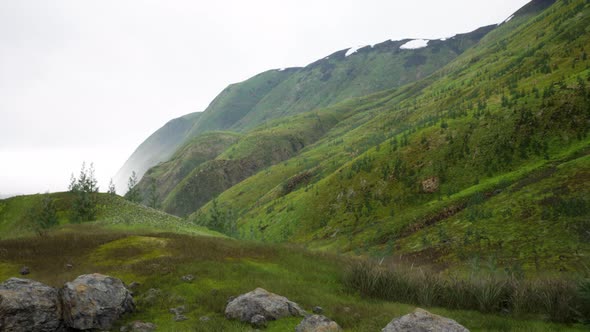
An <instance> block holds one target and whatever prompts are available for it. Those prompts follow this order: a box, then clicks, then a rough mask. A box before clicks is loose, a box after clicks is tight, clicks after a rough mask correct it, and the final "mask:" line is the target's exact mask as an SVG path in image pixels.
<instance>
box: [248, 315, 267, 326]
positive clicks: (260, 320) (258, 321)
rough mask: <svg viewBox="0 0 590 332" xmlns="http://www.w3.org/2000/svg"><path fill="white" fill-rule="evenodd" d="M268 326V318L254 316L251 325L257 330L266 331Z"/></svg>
mask: <svg viewBox="0 0 590 332" xmlns="http://www.w3.org/2000/svg"><path fill="white" fill-rule="evenodd" d="M266 324H267V323H266V318H265V317H264V316H262V315H254V316H252V319H251V320H250V325H252V327H253V328H255V329H264V328H266Z"/></svg>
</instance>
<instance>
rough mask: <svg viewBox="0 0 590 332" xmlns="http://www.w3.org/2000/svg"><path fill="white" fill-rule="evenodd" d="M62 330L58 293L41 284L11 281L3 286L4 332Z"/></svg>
mask: <svg viewBox="0 0 590 332" xmlns="http://www.w3.org/2000/svg"><path fill="white" fill-rule="evenodd" d="M61 329H62V321H61V307H60V301H59V297H58V292H57V290H56V289H55V288H52V287H49V286H47V285H45V284H42V283H40V282H37V281H33V280H28V279H19V278H11V279H8V280H7V281H6V282H4V283H2V284H0V331H30V332H50V331H51V332H53V331H60V330H61Z"/></svg>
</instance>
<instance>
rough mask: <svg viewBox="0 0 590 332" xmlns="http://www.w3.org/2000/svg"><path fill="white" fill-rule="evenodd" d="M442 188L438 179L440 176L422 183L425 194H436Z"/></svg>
mask: <svg viewBox="0 0 590 332" xmlns="http://www.w3.org/2000/svg"><path fill="white" fill-rule="evenodd" d="M439 187H440V179H439V178H438V176H433V177H431V178H428V179H426V180H424V181H422V191H424V192H425V193H429V194H432V193H435V192H437V191H438V188H439Z"/></svg>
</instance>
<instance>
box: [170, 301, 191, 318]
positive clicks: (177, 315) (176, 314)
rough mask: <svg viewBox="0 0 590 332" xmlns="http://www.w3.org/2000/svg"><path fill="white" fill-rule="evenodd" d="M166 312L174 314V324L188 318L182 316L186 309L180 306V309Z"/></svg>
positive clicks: (171, 309)
mask: <svg viewBox="0 0 590 332" xmlns="http://www.w3.org/2000/svg"><path fill="white" fill-rule="evenodd" d="M168 311H169V312H170V313H171V314H174V321H175V322H182V321H183V320H187V319H188V318H187V317H186V316H185V315H184V313H185V312H186V307H185V306H183V305H181V306H180V307H176V308H170V309H168Z"/></svg>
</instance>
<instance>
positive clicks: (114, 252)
mask: <svg viewBox="0 0 590 332" xmlns="http://www.w3.org/2000/svg"><path fill="white" fill-rule="evenodd" d="M348 263H349V259H348V258H344V257H341V256H332V255H328V254H317V253H310V252H307V251H305V250H303V249H300V248H296V247H287V246H269V245H260V244H254V243H246V242H239V241H235V240H229V239H223V238H214V237H199V236H189V235H178V234H169V233H137V232H133V231H116V230H112V229H111V230H107V229H104V228H100V227H97V226H90V225H73V226H71V229H70V231H68V232H64V231H63V230H62V231H54V232H51V233H49V234H47V235H45V236H43V237H35V238H20V239H12V240H2V241H0V280H2V281H4V280H6V279H8V278H10V277H20V276H19V270H20V268H21V267H22V266H25V265H26V266H28V267H29V268H30V269H31V274H30V275H28V276H27V277H28V278H31V279H35V280H38V281H41V282H44V283H47V284H49V285H52V286H55V287H60V286H62V285H63V283H64V282H66V281H68V280H72V279H74V278H75V277H76V276H78V275H81V274H86V273H94V272H99V273H103V274H108V275H111V276H115V277H118V278H121V279H122V280H123V281H124V282H125V283H126V284H130V283H131V282H133V281H135V282H138V283H140V286H138V287H137V288H135V289H134V290H133V292H134V293H135V294H134V297H135V300H136V303H137V308H138V310H137V311H136V312H135V313H133V314H132V315H129V316H126V317H124V319H123V320H122V321H121V322H120V324H121V326H122V325H124V324H126V323H129V322H131V321H134V320H142V321H148V322H153V323H155V324H157V325H158V328H159V330H161V331H250V330H252V329H251V328H250V327H249V326H248V325H245V324H242V323H238V322H232V321H228V320H226V319H225V317H224V315H223V312H224V308H225V305H226V301H227V299H228V298H229V297H230V296H236V295H239V294H242V293H245V292H248V291H251V290H253V289H254V288H256V287H262V288H265V289H267V290H269V291H271V292H274V293H277V294H280V295H283V296H286V297H288V298H289V299H291V300H292V301H295V302H297V303H299V304H300V305H301V306H302V307H303V308H304V309H306V310H308V311H311V308H312V307H314V306H321V307H323V308H324V310H325V315H326V316H328V317H330V318H332V319H334V320H335V321H336V322H338V323H339V324H340V325H341V326H342V327H343V328H344V330H345V331H380V330H381V329H382V328H383V327H385V325H387V323H388V322H389V321H391V320H392V319H393V318H395V317H399V316H402V315H405V314H407V313H410V312H412V311H413V310H414V309H415V306H413V305H408V304H401V303H394V302H386V301H380V300H375V299H367V298H363V297H360V296H359V295H357V292H355V291H352V290H350V289H346V287H345V285H344V283H343V271H344V267H345V266H347V264H348ZM67 264H71V265H72V267H71V268H69V269H68V268H67ZM189 274H192V275H194V276H195V279H194V280H193V281H190V282H186V281H183V280H182V279H181V277H182V276H185V275H189ZM180 305H184V306H185V307H186V309H187V313H186V316H187V317H188V320H186V321H181V322H175V321H174V319H173V317H174V315H173V314H171V313H170V312H169V309H170V308H174V307H178V306H180ZM426 309H427V310H429V311H432V312H433V313H436V314H439V315H443V316H446V317H450V318H452V319H455V320H456V321H458V322H459V323H461V324H462V325H464V326H466V327H467V328H469V329H470V330H471V331H582V330H584V326H581V325H569V326H568V325H560V324H554V323H548V322H546V321H544V320H543V317H538V316H534V317H533V316H526V317H519V318H514V317H512V316H508V315H492V314H482V313H479V312H476V311H459V310H448V309H443V308H426ZM203 316H207V317H209V318H210V320H209V321H201V320H200V318H201V317H203ZM299 321H300V319H299V318H293V319H283V320H279V321H274V322H270V325H269V327H268V329H267V330H268V331H293V330H294V328H295V326H296V325H297V324H298V323H299ZM118 329H119V326H117V327H115V329H114V330H115V331H118Z"/></svg>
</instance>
